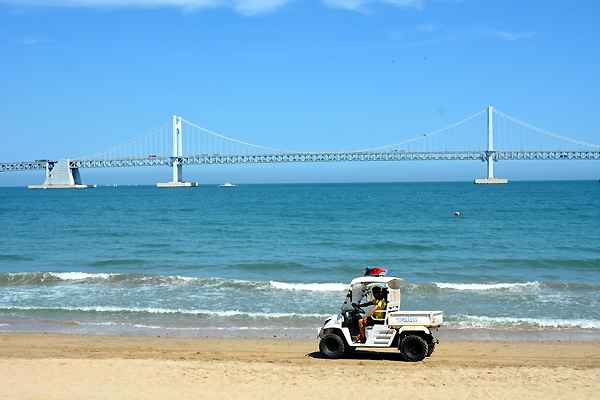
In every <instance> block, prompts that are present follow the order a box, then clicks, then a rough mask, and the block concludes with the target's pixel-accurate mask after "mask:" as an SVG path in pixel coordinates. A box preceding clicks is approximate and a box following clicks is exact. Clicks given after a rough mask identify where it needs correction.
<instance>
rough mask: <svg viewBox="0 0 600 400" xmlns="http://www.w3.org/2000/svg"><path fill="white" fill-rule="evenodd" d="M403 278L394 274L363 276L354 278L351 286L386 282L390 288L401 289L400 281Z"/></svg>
mask: <svg viewBox="0 0 600 400" xmlns="http://www.w3.org/2000/svg"><path fill="white" fill-rule="evenodd" d="M403 280H404V279H402V278H395V277H393V276H361V277H360V278H354V279H352V282H350V286H354V285H356V284H363V285H370V284H373V283H384V284H385V285H386V286H387V287H389V288H390V289H399V288H400V283H401V282H402V281H403Z"/></svg>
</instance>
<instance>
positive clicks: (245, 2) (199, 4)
mask: <svg viewBox="0 0 600 400" xmlns="http://www.w3.org/2000/svg"><path fill="white" fill-rule="evenodd" d="M294 1H295V0H0V3H5V4H14V5H18V6H45V7H87V8H90V7H103V8H165V7H174V8H180V9H182V10H185V11H194V10H198V9H202V8H218V7H228V8H232V9H233V10H235V11H236V12H238V13H240V14H242V15H256V14H265V13H270V12H273V11H276V10H278V9H280V8H282V7H283V6H285V5H286V4H289V3H292V2H294ZM320 1H321V2H322V3H323V4H325V5H326V6H327V7H331V8H340V9H347V10H353V11H364V9H365V8H366V7H367V6H368V5H370V4H376V3H380V4H381V3H382V4H389V5H392V6H396V7H416V8H420V7H421V4H422V2H423V1H424V0H320Z"/></svg>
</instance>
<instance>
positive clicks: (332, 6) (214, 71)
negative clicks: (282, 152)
mask: <svg viewBox="0 0 600 400" xmlns="http://www.w3.org/2000/svg"><path fill="white" fill-rule="evenodd" d="M598 17H600V2H597V1H593V0H588V1H584V0H581V1H577V0H572V1H552V0H546V1H534V0H531V1H510V0H508V1H482V0H479V1H476V0H463V1H460V0H456V1H453V0H387V1H377V0H374V1H361V0H326V1H314V0H295V1H290V0H249V1H248V0H237V1H235V0H232V1H221V0H130V1H116V0H0V54H1V55H2V62H1V63H0V75H1V76H2V78H1V80H0V161H3V162H5V161H29V160H34V159H39V158H49V159H58V158H69V157H70V158H73V157H77V156H81V155H84V154H89V153H93V152H95V151H99V150H102V149H104V148H108V147H110V146H113V145H116V144H119V143H121V142H123V141H125V140H127V139H129V138H133V137H135V136H137V135H139V134H141V133H143V132H145V131H146V130H148V129H150V128H152V127H154V126H156V125H158V124H159V123H161V122H162V121H165V120H166V119H168V118H169V117H170V116H172V115H174V114H176V115H180V116H182V117H184V118H185V119H186V120H189V121H191V122H194V123H196V124H198V125H200V126H203V127H205V128H207V129H210V130H213V131H216V132H218V133H221V134H223V135H226V136H229V137H233V138H236V139H239V140H243V141H246V142H250V143H255V144H259V145H263V146H268V147H274V148H286V149H288V148H291V149H298V150H303V151H311V150H320V151H340V150H346V149H347V150H353V149H360V148H369V147H375V146H378V145H385V144H390V143H394V142H398V141H401V140H404V139H410V138H412V137H415V136H416V134H422V133H423V134H424V133H429V132H432V131H435V130H437V129H440V128H443V127H445V126H448V125H450V124H452V123H455V122H457V121H460V120H461V119H463V118H465V117H468V116H470V115H472V114H475V113H476V112H479V111H480V110H482V109H484V108H485V107H487V106H489V105H492V106H494V107H495V108H497V109H499V110H501V111H502V112H504V113H506V114H508V115H511V116H513V117H515V118H518V119H520V120H522V121H525V122H527V123H530V124H532V125H535V126H537V127H540V128H543V129H545V130H548V131H550V132H554V133H556V134H559V135H563V136H567V137H571V138H574V139H578V140H582V141H585V142H590V143H595V144H600V135H599V130H598V124H597V122H596V115H597V113H598V111H597V110H599V109H600V96H598V93H600V74H599V73H598V71H600V51H599V50H600V45H599V33H600V32H599V31H600V28H599V24H598ZM81 173H82V178H83V181H84V183H88V184H109V183H115V184H154V183H156V182H163V181H169V180H170V179H171V171H170V169H169V168H166V167H162V168H161V167H146V168H122V169H112V168H111V169H94V170H91V169H82V171H81ZM495 175H496V176H497V177H502V178H508V179H509V180H530V179H598V178H600V162H598V161H582V162H575V161H559V162H549V161H538V162H534V161H523V162H518V161H508V162H500V163H497V164H496V165H495ZM484 176H485V164H483V163H481V162H459V161H455V162H452V161H449V162H411V163H339V164H333V163H330V164H288V165H283V164H269V165H231V166H218V167H203V166H187V167H184V179H185V180H188V181H195V182H199V183H222V182H223V181H232V182H236V183H245V182H248V183H270V182H348V181H350V182H353V181H439V180H450V181H454V180H466V181H469V180H472V179H474V178H481V177H484ZM43 179H44V174H43V172H42V171H38V172H10V173H0V186H22V185H27V184H40V183H41V182H42V181H43Z"/></svg>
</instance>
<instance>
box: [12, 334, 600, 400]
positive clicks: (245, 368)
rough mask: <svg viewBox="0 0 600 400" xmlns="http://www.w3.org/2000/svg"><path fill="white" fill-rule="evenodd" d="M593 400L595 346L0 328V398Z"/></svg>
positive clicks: (597, 363) (597, 376)
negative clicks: (371, 345)
mask: <svg viewBox="0 0 600 400" xmlns="http://www.w3.org/2000/svg"><path fill="white" fill-rule="evenodd" d="M392 396H393V397H397V398H413V399H414V398H417V399H442V398H443V399H473V398H474V399H483V398H485V399H524V398H533V397H535V398H543V399H567V398H568V399H598V398H600V342H598V341H591V342H574V341H569V342H558V341H553V342H483V341H482V342H478V341H444V342H441V343H440V344H439V345H438V346H437V347H436V350H435V352H434V353H433V355H432V356H431V357H430V358H427V359H425V361H423V362H419V363H406V362H403V361H400V358H399V356H398V353H397V351H395V350H393V349H388V350H385V351H360V350H357V351H356V352H355V353H354V354H353V355H352V358H349V359H342V360H325V359H322V358H320V356H319V353H318V349H317V340H283V339H172V338H139V337H106V336H78V335H56V334H52V335H50V334H47V335H46V334H17V333H0V398H1V399H115V398H117V399H203V398H213V399H275V398H277V399H280V398H285V399H304V398H306V399H308V398H311V399H312V398H331V399H343V398H349V397H350V398H356V397H361V398H389V397H392Z"/></svg>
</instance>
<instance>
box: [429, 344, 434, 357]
mask: <svg viewBox="0 0 600 400" xmlns="http://www.w3.org/2000/svg"><path fill="white" fill-rule="evenodd" d="M427 347H428V349H427V357H429V356H431V353H433V351H434V350H435V342H429V343H427Z"/></svg>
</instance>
